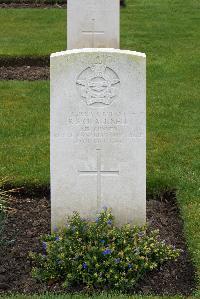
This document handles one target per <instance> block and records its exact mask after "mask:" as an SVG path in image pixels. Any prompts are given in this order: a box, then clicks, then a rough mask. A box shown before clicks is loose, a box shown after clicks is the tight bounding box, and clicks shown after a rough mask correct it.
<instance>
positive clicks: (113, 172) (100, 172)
mask: <svg viewBox="0 0 200 299" xmlns="http://www.w3.org/2000/svg"><path fill="white" fill-rule="evenodd" d="M96 151H97V170H79V174H82V175H96V176H97V209H99V208H100V207H101V176H102V175H104V174H105V175H106V174H108V175H119V170H102V169H101V150H100V149H97V150H96Z"/></svg>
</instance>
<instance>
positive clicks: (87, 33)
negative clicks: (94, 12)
mask: <svg viewBox="0 0 200 299" xmlns="http://www.w3.org/2000/svg"><path fill="white" fill-rule="evenodd" d="M104 33H105V32H104V31H98V30H95V19H92V30H83V31H82V34H84V35H90V36H91V45H90V47H91V48H94V47H95V35H99V34H104Z"/></svg>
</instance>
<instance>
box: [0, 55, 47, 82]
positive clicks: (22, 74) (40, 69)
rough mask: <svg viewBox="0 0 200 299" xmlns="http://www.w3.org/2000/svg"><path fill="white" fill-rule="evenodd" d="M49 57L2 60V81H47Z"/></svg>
mask: <svg viewBox="0 0 200 299" xmlns="http://www.w3.org/2000/svg"><path fill="white" fill-rule="evenodd" d="M49 64H50V60H49V57H11V58H8V57H7V58H0V80H30V81H33V80H47V79H49Z"/></svg>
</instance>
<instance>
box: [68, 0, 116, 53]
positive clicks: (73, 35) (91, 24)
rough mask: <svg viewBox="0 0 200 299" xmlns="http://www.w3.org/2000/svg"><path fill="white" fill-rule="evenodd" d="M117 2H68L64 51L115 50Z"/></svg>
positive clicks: (84, 0)
mask: <svg viewBox="0 0 200 299" xmlns="http://www.w3.org/2000/svg"><path fill="white" fill-rule="evenodd" d="M119 10H120V4H119V0H68V2H67V48H68V49H80V48H119Z"/></svg>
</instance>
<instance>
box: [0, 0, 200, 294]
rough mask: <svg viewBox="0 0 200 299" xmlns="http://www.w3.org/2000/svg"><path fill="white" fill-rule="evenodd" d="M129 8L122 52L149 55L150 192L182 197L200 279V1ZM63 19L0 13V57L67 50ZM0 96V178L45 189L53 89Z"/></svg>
mask: <svg viewBox="0 0 200 299" xmlns="http://www.w3.org/2000/svg"><path fill="white" fill-rule="evenodd" d="M127 4H128V5H127V8H125V9H122V11H121V47H122V48H127V49H133V50H137V51H141V52H146V54H147V108H148V111H147V189H148V192H149V193H152V192H153V193H158V192H159V191H160V190H163V189H172V188H173V189H174V188H175V189H176V190H177V198H178V201H179V205H180V208H181V213H182V216H183V218H184V220H185V222H184V223H185V224H184V228H185V233H186V237H187V241H188V246H189V249H190V252H191V254H192V258H193V260H194V262H195V265H196V268H197V272H198V277H200V231H199V215H200V202H199V198H200V196H199V195H200V189H199V186H200V160H199V147H200V136H199V135H200V134H199V128H200V125H199V124H200V100H199V93H198V86H199V78H200V76H199V66H200V60H199V53H198V52H199V48H200V36H199V35H200V30H199V20H198V8H199V1H198V0H187V1H181V0H166V1H163V0H155V1H150V0H143V1H140V0H134V1H132V0H129V1H127ZM65 14H66V12H65V10H58V9H53V10H36V11H34V10H29V9H26V10H17V11H16V10H15V11H14V10H4V11H3V10H0V19H1V20H2V22H1V24H3V25H2V28H3V29H2V30H1V32H0V42H2V39H3V41H4V43H3V46H2V47H1V50H0V55H9V56H15V55H27V56H30V55H47V54H49V53H50V52H55V51H58V50H63V49H64V48H65V43H66V40H65V23H66V22H65V21H66V19H65V17H66V15H65ZM2 17H3V19H2ZM10 17H11V18H10ZM9 18H10V19H9ZM4 21H5V23H4ZM8 23H9V24H8ZM6 24H7V25H6ZM22 24H24V28H25V29H23V28H22V27H23V26H22ZM56 33H58V35H56ZM12 38H14V40H12ZM1 44H2V43H1ZM0 90H1V92H0V101H1V116H0V127H1V128H2V133H1V136H0V148H1V150H0V151H1V155H2V159H1V164H2V168H1V172H0V176H7V178H8V182H9V183H10V184H13V185H15V186H27V187H28V186H30V185H34V184H35V185H38V186H40V185H41V186H43V185H44V186H45V185H48V184H49V83H48V82H32V83H30V82H16V81H15V82H0ZM198 286H200V284H198ZM196 294H199V293H198V292H196ZM197 296H198V295H197ZM143 298H145V297H143ZM174 298H175V297H174Z"/></svg>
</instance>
